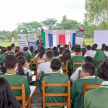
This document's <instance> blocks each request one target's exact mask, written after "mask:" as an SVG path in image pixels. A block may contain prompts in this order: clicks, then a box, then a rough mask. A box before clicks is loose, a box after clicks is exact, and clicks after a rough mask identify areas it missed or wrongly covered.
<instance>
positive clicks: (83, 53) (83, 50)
mask: <svg viewBox="0 0 108 108" xmlns="http://www.w3.org/2000/svg"><path fill="white" fill-rule="evenodd" d="M85 53H86V49H85V48H82V55H83V56H84V55H85Z"/></svg>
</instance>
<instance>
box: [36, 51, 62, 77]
mask: <svg viewBox="0 0 108 108" xmlns="http://www.w3.org/2000/svg"><path fill="white" fill-rule="evenodd" d="M53 58H54V53H53V51H51V50H49V51H46V60H47V62H44V63H41V64H40V65H39V67H38V69H37V75H36V79H39V78H40V76H41V74H42V72H44V74H51V73H52V69H51V68H50V63H51V61H52V60H53ZM59 71H60V72H61V73H63V71H62V69H60V70H59Z"/></svg>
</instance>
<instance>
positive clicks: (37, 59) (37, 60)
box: [36, 58, 46, 69]
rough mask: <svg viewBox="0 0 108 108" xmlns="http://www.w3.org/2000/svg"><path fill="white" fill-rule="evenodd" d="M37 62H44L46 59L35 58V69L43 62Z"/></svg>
mask: <svg viewBox="0 0 108 108" xmlns="http://www.w3.org/2000/svg"><path fill="white" fill-rule="evenodd" d="M39 60H45V61H46V58H36V69H38V65H39V64H41V63H43V62H39Z"/></svg>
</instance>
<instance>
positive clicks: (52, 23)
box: [41, 18, 57, 30]
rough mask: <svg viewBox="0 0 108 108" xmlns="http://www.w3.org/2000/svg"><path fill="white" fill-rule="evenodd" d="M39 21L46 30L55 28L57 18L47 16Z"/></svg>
mask: <svg viewBox="0 0 108 108" xmlns="http://www.w3.org/2000/svg"><path fill="white" fill-rule="evenodd" d="M41 23H42V24H43V26H44V27H46V28H47V29H48V30H54V29H56V23H57V20H56V19H55V18H47V19H46V20H45V21H42V22H41Z"/></svg>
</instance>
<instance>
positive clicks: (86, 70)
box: [71, 63, 102, 108]
mask: <svg viewBox="0 0 108 108" xmlns="http://www.w3.org/2000/svg"><path fill="white" fill-rule="evenodd" d="M85 82H86V83H87V84H101V83H102V79H99V78H95V67H94V65H93V64H92V63H85V64H83V65H82V72H81V79H78V80H76V81H75V82H74V84H73V85H72V87H71V98H72V108H83V83H85ZM85 108H86V107H85Z"/></svg>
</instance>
